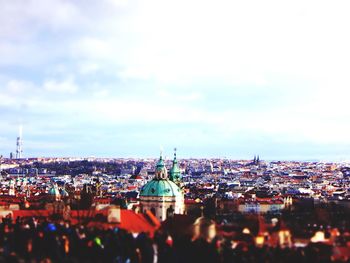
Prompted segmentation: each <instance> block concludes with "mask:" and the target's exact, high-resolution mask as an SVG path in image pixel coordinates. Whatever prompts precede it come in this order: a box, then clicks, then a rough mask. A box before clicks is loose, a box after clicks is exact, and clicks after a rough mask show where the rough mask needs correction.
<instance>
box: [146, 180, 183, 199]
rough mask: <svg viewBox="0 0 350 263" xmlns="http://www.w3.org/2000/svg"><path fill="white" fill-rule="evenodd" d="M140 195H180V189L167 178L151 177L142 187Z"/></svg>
mask: <svg viewBox="0 0 350 263" xmlns="http://www.w3.org/2000/svg"><path fill="white" fill-rule="evenodd" d="M140 196H153V197H162V196H165V197H176V196H181V189H180V188H179V187H178V186H177V185H176V184H175V183H173V182H172V181H170V180H168V179H161V180H157V179H153V180H152V181H150V182H148V183H147V184H145V185H144V186H143V187H142V189H141V191H140Z"/></svg>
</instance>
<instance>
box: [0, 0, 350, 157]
mask: <svg viewBox="0 0 350 263" xmlns="http://www.w3.org/2000/svg"><path fill="white" fill-rule="evenodd" d="M349 11H350V3H349V1H347V0H344V1H342V0H339V1H324V0H316V1H313V0H293V1H281V0H275V1H271V0H264V1H261V0H241V1H239V0H237V1H235V0H227V1H224V0H213V1H207V0H198V1H197V0H176V1H167V0H147V1H146V0H145V1H137V0H99V1H95V0H0V154H2V155H4V156H9V153H10V152H15V142H16V136H17V135H18V132H19V126H23V150H24V156H25V157H36V156H82V157H85V156H98V157H156V156H158V155H159V149H160V148H163V149H164V154H165V156H168V157H169V158H170V157H171V156H172V151H173V148H174V147H177V149H178V156H179V158H188V157H221V158H223V157H226V158H233V159H248V158H253V156H254V155H255V154H259V155H260V157H261V159H266V160H350V109H349V99H350V74H349V73H350V48H349V47H350V34H349V25H350V16H349V15H348V14H349Z"/></svg>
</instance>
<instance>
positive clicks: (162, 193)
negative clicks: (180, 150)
mask: <svg viewBox="0 0 350 263" xmlns="http://www.w3.org/2000/svg"><path fill="white" fill-rule="evenodd" d="M155 169H156V170H155V176H154V178H153V179H152V180H151V181H149V182H148V183H147V184H145V185H144V186H143V187H142V189H141V191H140V208H141V211H142V212H145V211H146V210H149V211H151V212H152V213H153V214H154V215H155V216H156V217H157V218H158V219H159V220H160V221H164V220H166V219H167V218H168V217H170V216H172V215H173V214H183V213H184V210H185V203H184V193H183V191H182V189H181V172H180V168H179V165H178V161H177V159H176V149H175V153H174V159H173V164H172V167H171V169H170V176H168V170H167V168H166V166H165V164H164V160H163V156H162V153H161V154H160V158H159V160H158V162H157V164H156V168H155Z"/></svg>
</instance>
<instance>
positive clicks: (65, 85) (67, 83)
mask: <svg viewBox="0 0 350 263" xmlns="http://www.w3.org/2000/svg"><path fill="white" fill-rule="evenodd" d="M43 87H44V89H45V90H47V91H50V92H58V93H76V92H77V91H78V89H79V87H78V86H77V84H76V83H75V82H74V79H73V78H72V77H70V78H68V79H65V80H63V81H57V80H54V79H49V80H46V81H45V82H44V84H43Z"/></svg>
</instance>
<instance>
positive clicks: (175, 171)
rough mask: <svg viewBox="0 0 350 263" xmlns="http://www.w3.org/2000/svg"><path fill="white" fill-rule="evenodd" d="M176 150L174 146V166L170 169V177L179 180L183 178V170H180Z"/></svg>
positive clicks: (172, 179)
mask: <svg viewBox="0 0 350 263" xmlns="http://www.w3.org/2000/svg"><path fill="white" fill-rule="evenodd" d="M176 151H177V149H176V148H174V159H173V166H172V167H171V169H170V177H169V179H170V180H171V181H173V182H179V181H180V180H181V172H180V168H179V164H178V161H177V159H176Z"/></svg>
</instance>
